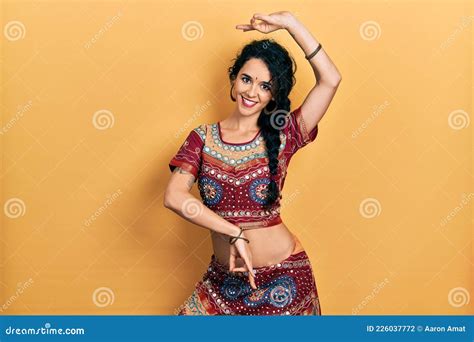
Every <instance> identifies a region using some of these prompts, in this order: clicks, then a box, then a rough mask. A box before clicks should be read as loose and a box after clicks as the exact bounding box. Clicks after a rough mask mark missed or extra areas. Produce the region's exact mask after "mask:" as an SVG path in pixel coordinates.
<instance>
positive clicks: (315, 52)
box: [305, 43, 322, 61]
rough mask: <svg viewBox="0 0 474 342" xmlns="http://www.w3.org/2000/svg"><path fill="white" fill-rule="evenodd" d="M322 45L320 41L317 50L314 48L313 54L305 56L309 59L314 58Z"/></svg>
mask: <svg viewBox="0 0 474 342" xmlns="http://www.w3.org/2000/svg"><path fill="white" fill-rule="evenodd" d="M321 47H322V45H321V43H319V45H318V47H317V48H316V50H314V51H313V52H311V54H310V55H309V56H305V58H306V59H307V60H308V61H309V60H310V59H311V58H313V57H314V56H315V55H316V54H317V53H318V51H319V49H321Z"/></svg>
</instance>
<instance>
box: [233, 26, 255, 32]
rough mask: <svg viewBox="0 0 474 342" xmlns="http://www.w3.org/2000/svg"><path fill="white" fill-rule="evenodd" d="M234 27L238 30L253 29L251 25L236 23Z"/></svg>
mask: <svg viewBox="0 0 474 342" xmlns="http://www.w3.org/2000/svg"><path fill="white" fill-rule="evenodd" d="M235 28H236V29H238V30H244V31H248V30H253V29H254V28H253V27H252V25H236V26H235Z"/></svg>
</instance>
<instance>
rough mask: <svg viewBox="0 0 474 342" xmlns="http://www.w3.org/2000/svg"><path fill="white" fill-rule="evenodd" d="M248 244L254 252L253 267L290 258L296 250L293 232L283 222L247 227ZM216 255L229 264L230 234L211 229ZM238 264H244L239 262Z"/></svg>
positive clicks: (218, 258) (219, 259)
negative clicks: (268, 225) (267, 225)
mask: <svg viewBox="0 0 474 342" xmlns="http://www.w3.org/2000/svg"><path fill="white" fill-rule="evenodd" d="M244 232H245V237H246V238H247V239H249V240H250V243H249V244H248V245H247V246H248V247H249V249H250V252H251V253H252V261H253V267H261V266H270V265H275V264H277V263H279V262H281V261H283V260H285V259H286V258H288V257H289V256H290V255H291V253H292V252H293V250H294V247H295V241H294V238H293V234H292V233H291V232H290V231H289V229H288V227H287V226H286V225H285V224H284V223H283V222H281V223H279V224H277V225H274V226H270V227H261V228H253V229H245V230H244ZM211 237H212V245H213V249H214V255H215V256H216V259H217V261H218V262H220V263H221V264H224V265H229V249H230V248H229V236H228V235H224V234H221V233H217V232H215V231H211ZM236 266H237V267H238V266H242V263H241V262H237V264H236Z"/></svg>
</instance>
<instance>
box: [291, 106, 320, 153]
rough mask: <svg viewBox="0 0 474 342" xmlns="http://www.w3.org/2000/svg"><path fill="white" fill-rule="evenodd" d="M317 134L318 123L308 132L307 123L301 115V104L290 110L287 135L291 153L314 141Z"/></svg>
mask: <svg viewBox="0 0 474 342" xmlns="http://www.w3.org/2000/svg"><path fill="white" fill-rule="evenodd" d="M317 135H318V125H316V127H314V128H313V129H312V130H311V131H310V132H308V130H307V128H306V123H305V122H304V119H303V116H302V115H301V106H299V107H298V108H296V109H295V110H293V111H292V112H290V114H289V116H288V124H287V137H288V144H289V150H290V152H291V154H294V153H296V151H298V150H299V149H300V148H302V147H304V146H306V145H308V144H309V143H310V142H312V141H314V140H315V139H316V136H317Z"/></svg>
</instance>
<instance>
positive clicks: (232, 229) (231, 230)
mask: <svg viewBox="0 0 474 342" xmlns="http://www.w3.org/2000/svg"><path fill="white" fill-rule="evenodd" d="M240 231H241V228H240V227H239V226H236V225H233V224H232V225H231V226H230V227H229V232H228V233H227V235H228V236H237V235H239V234H240ZM242 235H243V233H242ZM242 235H241V236H242Z"/></svg>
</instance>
